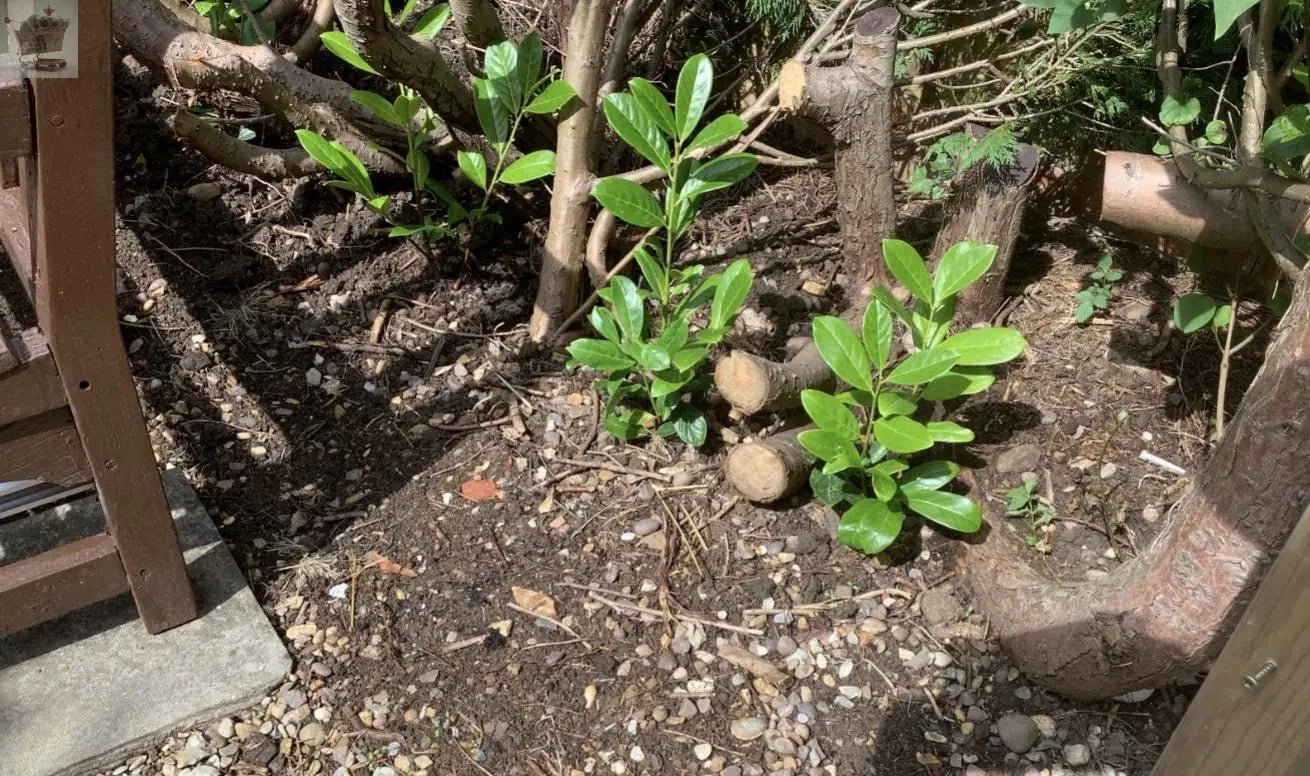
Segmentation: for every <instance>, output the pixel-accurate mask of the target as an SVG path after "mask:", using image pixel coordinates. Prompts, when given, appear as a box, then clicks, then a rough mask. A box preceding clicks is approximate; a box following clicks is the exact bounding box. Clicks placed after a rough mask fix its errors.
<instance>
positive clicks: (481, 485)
mask: <svg viewBox="0 0 1310 776" xmlns="http://www.w3.org/2000/svg"><path fill="white" fill-rule="evenodd" d="M459 494H460V495H461V496H463V497H464V498H466V499H468V500H469V501H489V500H491V499H493V498H500V497H501V496H502V495H503V494H502V493H501V491H500V488H497V487H496V483H495V481H494V480H488V479H483V478H481V477H477V478H474V479H471V480H468V481H467V482H465V483H464V484H463V485H460V486H459Z"/></svg>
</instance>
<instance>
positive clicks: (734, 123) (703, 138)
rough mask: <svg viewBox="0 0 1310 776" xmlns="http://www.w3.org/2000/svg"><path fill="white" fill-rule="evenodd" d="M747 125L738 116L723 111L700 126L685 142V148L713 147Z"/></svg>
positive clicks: (735, 135)
mask: <svg viewBox="0 0 1310 776" xmlns="http://www.w3.org/2000/svg"><path fill="white" fill-rule="evenodd" d="M747 126H748V125H747V124H746V122H745V121H742V119H741V117H740V116H737V115H735V114H732V113H725V114H723V115H722V116H719V117H718V118H716V119H715V120H713V121H711V122H710V123H708V124H706V125H705V126H704V127H701V130H700V131H699V132H697V133H696V136H695V137H693V138H692V139H691V142H690V143H688V144H687V148H686V149H685V150H687V151H695V150H697V149H700V148H713V147H715V146H718V145H721V144H723V143H726V142H728V141H729V140H733V139H735V138H736V137H737V136H738V135H740V134H741V133H742V132H745V131H746V127H747Z"/></svg>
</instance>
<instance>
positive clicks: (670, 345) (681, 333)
mask: <svg viewBox="0 0 1310 776" xmlns="http://www.w3.org/2000/svg"><path fill="white" fill-rule="evenodd" d="M689 334H690V327H689V326H688V325H687V322H686V321H678V320H675V321H672V322H670V323H666V324H665V325H664V331H662V332H660V336H658V337H656V338H655V344H656V345H659V346H660V347H662V348H664V349H665V350H667V351H669V353H670V354H672V353H676V352H678V351H679V350H682V346H683V345H686V344H687V336H688V335H689Z"/></svg>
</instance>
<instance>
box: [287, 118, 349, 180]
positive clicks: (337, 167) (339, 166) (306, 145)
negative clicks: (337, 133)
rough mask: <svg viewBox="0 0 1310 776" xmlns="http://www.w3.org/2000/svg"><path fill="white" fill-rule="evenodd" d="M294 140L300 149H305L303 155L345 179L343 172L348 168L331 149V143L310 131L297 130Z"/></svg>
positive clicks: (333, 149) (334, 150)
mask: <svg viewBox="0 0 1310 776" xmlns="http://www.w3.org/2000/svg"><path fill="white" fill-rule="evenodd" d="M296 139H297V140H299V141H300V147H301V148H303V149H305V153H307V154H309V155H310V156H311V157H313V159H314V161H316V162H318V163H319V164H321V165H323V166H324V167H326V168H328V169H329V170H331V171H332V172H334V173H336V174H337V175H339V176H341V177H342V178H344V177H346V175H345V171H346V170H347V169H348V167H347V165H346V163H345V160H343V159H342V158H341V154H340V153H338V152H337V150H336V149H335V148H333V147H332V143H331V142H329V141H328V139H327V138H325V137H323V136H322V135H320V134H318V133H317V132H315V131H313V130H312V129H297V130H296Z"/></svg>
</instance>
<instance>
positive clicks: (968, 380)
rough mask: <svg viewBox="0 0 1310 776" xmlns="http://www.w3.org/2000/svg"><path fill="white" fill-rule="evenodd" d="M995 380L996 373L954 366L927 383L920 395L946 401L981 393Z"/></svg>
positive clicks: (929, 398) (929, 399) (930, 399)
mask: <svg viewBox="0 0 1310 776" xmlns="http://www.w3.org/2000/svg"><path fill="white" fill-rule="evenodd" d="M995 382H996V375H994V374H992V373H991V372H987V371H977V372H974V371H970V370H966V369H960V368H958V367H957V368H955V369H952V370H951V371H950V372H947V373H946V374H944V375H942V376H941V377H939V378H937V379H936V380H933V381H932V382H931V383H928V386H927V387H926V388H924V389H923V393H922V394H920V396H921V397H922V398H924V399H927V400H928V401H946V400H947V399H954V398H957V397H959V396H972V395H973V394H975V393H982V392H983V391H985V390H987V389H988V388H991V387H992V383H995Z"/></svg>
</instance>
